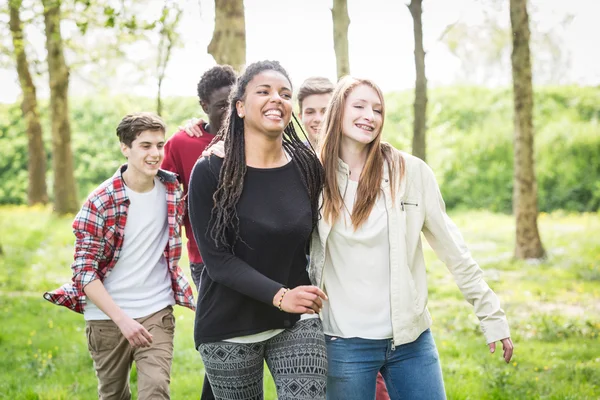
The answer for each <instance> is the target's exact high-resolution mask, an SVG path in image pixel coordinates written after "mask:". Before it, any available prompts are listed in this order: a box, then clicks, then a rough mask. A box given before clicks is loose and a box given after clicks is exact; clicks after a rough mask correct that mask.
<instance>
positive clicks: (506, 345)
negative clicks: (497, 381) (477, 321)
mask: <svg viewBox="0 0 600 400" xmlns="http://www.w3.org/2000/svg"><path fill="white" fill-rule="evenodd" d="M501 342H502V349H503V350H504V355H503V358H504V361H506V362H507V363H509V362H510V359H511V358H512V355H513V350H514V348H515V346H514V345H513V342H512V340H510V338H509V337H508V338H506V339H502V340H501ZM488 346H490V353H494V352H495V351H496V343H494V342H492V343H488Z"/></svg>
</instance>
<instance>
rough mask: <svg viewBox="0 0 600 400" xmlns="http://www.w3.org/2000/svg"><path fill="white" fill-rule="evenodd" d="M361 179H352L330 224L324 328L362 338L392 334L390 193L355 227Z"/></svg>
mask: <svg viewBox="0 0 600 400" xmlns="http://www.w3.org/2000/svg"><path fill="white" fill-rule="evenodd" d="M357 189H358V182H355V181H352V180H348V187H347V189H346V193H345V195H344V203H345V207H342V215H341V216H340V218H338V220H337V221H336V223H335V224H334V225H333V227H332V229H331V233H330V234H329V237H328V239H327V250H326V252H327V253H326V258H325V266H324V271H323V279H324V282H325V291H326V293H327V296H328V297H329V301H325V302H324V305H323V313H322V314H323V330H324V331H325V334H327V335H332V336H340V337H346V338H350V337H360V338H363V339H389V338H391V337H392V317H391V307H390V301H391V298H390V245H389V237H388V219H387V211H386V209H385V198H384V196H383V194H380V195H379V197H378V198H377V201H376V203H375V205H374V206H373V209H372V211H371V214H370V215H369V218H368V219H367V221H365V223H364V224H363V225H361V226H360V227H359V228H358V229H357V230H356V231H354V227H353V226H352V221H351V210H352V208H353V205H354V199H355V198H356V191H357Z"/></svg>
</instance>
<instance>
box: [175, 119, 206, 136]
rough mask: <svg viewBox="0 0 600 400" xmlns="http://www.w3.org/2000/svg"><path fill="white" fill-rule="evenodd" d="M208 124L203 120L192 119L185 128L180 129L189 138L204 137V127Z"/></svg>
mask: <svg viewBox="0 0 600 400" xmlns="http://www.w3.org/2000/svg"><path fill="white" fill-rule="evenodd" d="M204 124H206V122H205V121H204V120H203V119H201V118H192V119H190V120H189V121H187V122H186V123H185V125H184V126H180V127H178V129H179V130H180V131H184V132H185V133H186V134H187V135H188V136H189V137H200V136H202V128H201V127H202V125H204Z"/></svg>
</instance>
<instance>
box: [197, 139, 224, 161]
mask: <svg viewBox="0 0 600 400" xmlns="http://www.w3.org/2000/svg"><path fill="white" fill-rule="evenodd" d="M211 154H214V155H215V156H217V157H219V158H225V142H224V141H222V140H219V141H218V142H217V143H215V144H213V145H212V146H210V147H207V148H206V149H204V151H203V152H202V157H209V156H210V155H211Z"/></svg>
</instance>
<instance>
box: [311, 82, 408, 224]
mask: <svg viewBox="0 0 600 400" xmlns="http://www.w3.org/2000/svg"><path fill="white" fill-rule="evenodd" d="M360 85H366V86H369V87H371V88H372V89H373V90H375V92H377V95H378V96H379V99H380V100H381V118H382V123H381V128H380V131H379V133H378V134H377V136H376V137H375V139H374V140H373V141H372V142H371V143H369V144H368V145H367V147H368V153H367V161H366V162H365V166H364V167H363V169H362V172H361V174H360V177H359V179H358V190H357V192H356V199H355V202H354V207H353V209H352V215H351V220H352V226H353V227H354V230H356V229H358V228H359V227H360V226H361V225H362V224H363V223H365V222H366V221H367V219H368V218H369V214H370V213H371V210H372V209H373V206H374V205H375V203H376V201H377V197H378V196H379V190H380V188H381V179H382V178H383V162H384V161H386V162H387V164H388V167H389V170H390V185H391V186H392V196H394V193H395V190H393V189H394V188H395V184H396V182H395V181H396V180H395V175H396V163H395V162H394V160H393V157H392V154H391V153H392V151H391V150H392V149H391V146H390V145H388V144H385V143H381V133H382V132H383V120H384V119H385V104H384V98H383V93H382V92H381V89H380V88H379V86H377V85H376V84H375V83H374V82H373V81H371V80H368V79H356V78H353V77H351V76H345V77H343V78H342V79H341V80H340V81H339V82H338V85H337V87H336V88H335V90H334V91H333V95H332V98H331V102H330V104H329V107H328V108H327V111H326V113H325V117H324V121H323V125H322V127H321V132H322V138H323V142H322V147H321V162H322V163H323V167H324V169H325V185H324V188H323V216H324V218H325V220H326V221H327V222H328V223H329V224H330V225H333V224H334V223H335V221H337V219H338V218H339V216H340V214H341V212H342V207H343V204H344V199H343V198H342V194H341V193H340V190H339V187H338V182H337V171H338V158H339V156H340V151H341V143H342V136H343V133H342V127H343V120H344V111H345V106H346V100H347V99H348V95H349V94H350V93H351V92H352V90H354V89H355V88H356V87H358V86H360ZM401 161H403V160H402V159H401ZM403 164H404V163H403V162H401V165H400V167H401V173H402V174H403V173H404V168H403Z"/></svg>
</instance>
